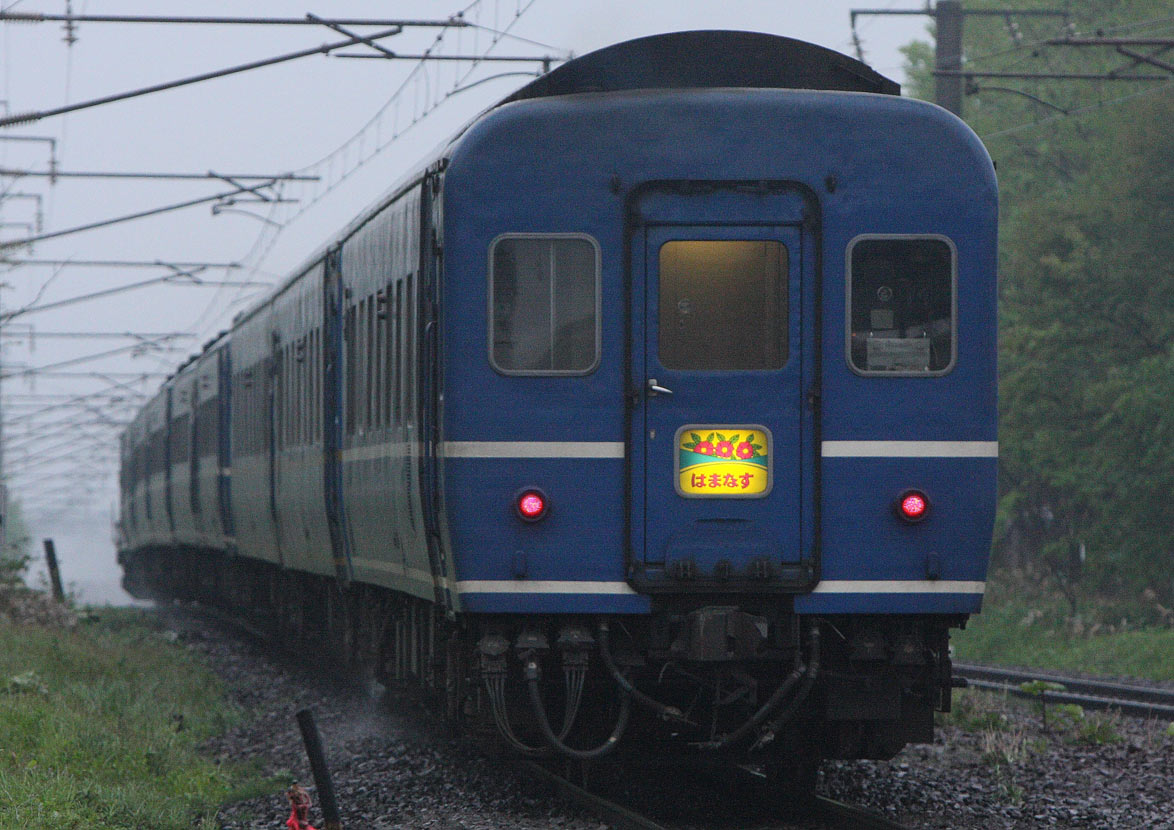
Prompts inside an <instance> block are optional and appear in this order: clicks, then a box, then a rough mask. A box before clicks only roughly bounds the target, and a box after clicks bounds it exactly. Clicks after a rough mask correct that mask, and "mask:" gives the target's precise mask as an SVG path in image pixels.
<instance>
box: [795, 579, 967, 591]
mask: <svg viewBox="0 0 1174 830" xmlns="http://www.w3.org/2000/svg"><path fill="white" fill-rule="evenodd" d="M985 590H986V583H985V582H964V581H961V580H950V579H909V580H902V579H892V580H890V579H825V580H824V581H823V582H820V583H819V584H818V585H816V586H815V589H814V590H813V591H812V593H813V594H981V593H983V592H984V591H985Z"/></svg>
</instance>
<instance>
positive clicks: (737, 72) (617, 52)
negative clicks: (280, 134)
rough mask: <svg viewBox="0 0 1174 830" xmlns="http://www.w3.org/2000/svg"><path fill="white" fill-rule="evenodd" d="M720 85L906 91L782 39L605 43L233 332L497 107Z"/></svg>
mask: <svg viewBox="0 0 1174 830" xmlns="http://www.w3.org/2000/svg"><path fill="white" fill-rule="evenodd" d="M714 88H743V89H746V88H749V89H814V90H826V91H837V92H871V93H877V94H882V95H900V94H901V85H900V84H898V83H897V82H896V81H892V80H889V79H888V78H886V77H884V76H883V75H881V74H880V73H879V72H876V71H875V70H873V69H872V68H870V67H869V66H868V65H866V64H864V63H861V62H860V61H858V60H855V59H853V58H850V57H848V56H847V55H844V54H841V53H840V52H836V51H835V50H833V49H828V48H826V47H823V46H817V45H816V44H814V43H808V42H806V41H803V40H796V39H794V38H789V37H783V36H782V35H770V34H764V33H762V32H741V31H732V30H723V29H706V30H697V31H689V32H669V33H666V34H659V35H649V36H648V37H642V38H637V39H635V40H628V41H624V42H622V43H617V44H614V45H612V46H605V47H604V48H602V49H597V50H595V51H593V52H588V53H587V54H586V55H582V56H580V57H577V58H573V59H571V60H569V61H567V62H566V63H564V64H562V65H561V66H559V67H557V68H555V69H553V70H551V71H550V72H548V73H546V74H545V75H542V76H541V77H539V78H537V79H535V80H534V81H532V82H530V83H529V84H527V85H526V86H524V87H522V88H521V89H519V90H517V91H515V92H513V93H511V94H510V95H508V96H506V97H505V98H503V99H502V100H500V101H498V102H497V103H495V104H493V105H492V106H490V107H488V108H487V109H486V110H484V111H483V112H481V113H479V114H478V115H477V116H476V117H475V118H472V119H470V121H469V123H467V124H465V125H464V126H463V127H462V128H461V129H460V130H458V131H457V133H456V134H455V135H453V136H452V137H451V138H449V139H447V140H445V141H444V142H442V143H441V145H440V146H439V147H438V148H436V149H435V150H434V151H432V152H431V153H429V154H427V155H426V156H425V157H424V159H423V161H422V162H421V164H420V165H419V166H417V167H414V168H413V169H412V170H411V171H410V172H409V173H408V174H407V175H405V176H404V177H403V178H402V179H400V180H399V181H397V182H396V183H395V185H394V186H393V187H391V188H390V189H389V190H387V191H386V192H385V193H384V194H383V195H382V196H381V197H380V198H379V199H378V200H377V201H376V202H374V203H373V204H371V205H368V206H367V208H366V209H364V210H363V211H362V212H361V213H359V214H358V216H356V217H355V219H353V220H352V221H351V222H350V223H348V224H347V225H346V227H344V228H342V229H340V230H339V231H337V232H336V233H333V234H331V235H330V236H329V237H328V238H327V239H325V240H323V242H322V244H321V245H319V246H318V247H317V248H315V249H314V251H313V253H312V254H310V256H309V257H307V258H306V259H304V260H303V261H302V262H301V263H300V264H299V265H298V267H297V268H295V269H293V270H292V271H290V272H289V273H288V275H287V276H286V277H285V278H284V279H282V280H281V281H280V282H279V283H278V284H277V285H276V286H274V289H273V291H271V292H270V293H268V294H266V295H265V297H264V298H262V299H259V300H258V301H256V302H255V303H254V304H253V305H251V306H250V307H248V308H246V309H244V310H243V311H241V312H240V313H239V314H237V315H236V316H235V317H234V318H233V320H232V326H231V327H230V330H231V329H235V328H236V327H237V326H238V325H240V324H241V323H242V322H244V321H245V320H247V319H249V318H250V317H252V316H253V315H254V314H256V313H257V312H258V311H260V310H261V309H263V308H265V307H266V306H267V305H268V304H269V303H271V302H272V301H273V299H274V298H275V297H277V296H278V295H279V294H281V293H282V292H283V291H285V290H287V289H288V288H289V287H290V286H291V285H292V284H293V283H294V282H295V281H296V280H297V278H298V277H299V276H301V275H302V274H303V273H305V272H306V271H307V270H308V269H310V268H312V267H313V266H314V264H315V263H317V262H318V261H319V260H320V259H322V257H323V256H325V255H326V252H327V251H329V250H330V249H331V248H332V247H333V246H335V245H337V244H338V243H339V242H341V241H343V240H345V239H347V238H348V237H350V236H351V235H352V234H353V233H354V232H355V231H357V230H358V229H359V228H360V227H362V226H363V225H364V224H366V223H367V222H368V221H370V219H371V218H372V217H373V216H375V215H376V214H377V213H378V212H379V211H380V210H382V209H383V208H384V207H385V206H387V205H388V204H389V203H390V202H392V201H394V200H395V199H396V198H398V196H399V194H401V193H402V192H403V191H404V190H406V189H408V188H410V187H412V186H414V185H415V184H416V183H418V182H419V181H420V179H421V177H422V176H423V172H424V170H425V168H426V166H427V165H428V164H431V163H432V162H434V161H435V160H436V159H438V158H441V157H443V156H445V155H447V154H448V153H449V152H450V151H451V149H452V147H453V146H454V145H455V144H456V143H457V142H458V141H459V140H460V139H461V136H463V135H464V134H465V133H466V132H467V131H468V129H469V128H470V127H472V126H473V125H474V124H476V123H477V122H478V121H480V120H481V119H482V118H484V117H486V116H487V115H488V114H490V113H491V112H493V111H494V110H496V109H499V108H501V107H502V106H504V105H506V104H510V103H513V102H516V101H525V100H531V99H536V98H550V97H555V96H559V95H576V94H582V93H590V92H619V91H628V90H641V89H714Z"/></svg>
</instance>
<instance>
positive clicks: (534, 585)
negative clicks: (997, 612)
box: [457, 579, 986, 594]
mask: <svg viewBox="0 0 1174 830" xmlns="http://www.w3.org/2000/svg"><path fill="white" fill-rule="evenodd" d="M457 590H458V591H460V592H461V593H463V594H635V593H636V591H634V590H633V589H632V586H631V585H629V584H628V583H626V582H578V581H562V582H544V581H541V580H522V579H519V580H512V579H501V580H475V579H474V580H462V581H460V582H458V583H457ZM985 590H986V583H985V582H963V581H958V580H928V579H911V580H879V579H878V580H835V579H829V580H825V581H823V582H820V583H819V584H818V585H816V586H815V590H814V591H812V593H816V594H981V593H983V592H984V591H985Z"/></svg>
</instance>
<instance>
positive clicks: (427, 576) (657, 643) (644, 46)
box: [119, 32, 997, 793]
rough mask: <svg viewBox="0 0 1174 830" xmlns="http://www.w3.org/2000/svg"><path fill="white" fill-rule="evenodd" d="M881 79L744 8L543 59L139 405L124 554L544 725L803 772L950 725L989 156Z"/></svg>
mask: <svg viewBox="0 0 1174 830" xmlns="http://www.w3.org/2000/svg"><path fill="white" fill-rule="evenodd" d="M898 92H899V90H898V88H897V87H896V85H895V84H893V83H892V82H891V81H888V80H886V79H884V78H883V77H881V76H879V75H877V74H876V73H874V72H872V71H871V70H869V69H868V68H867V67H865V66H863V65H862V64H860V63H857V62H856V61H853V60H850V59H849V58H846V57H844V56H842V55H839V54H837V53H834V52H830V51H828V50H826V49H822V48H820V47H816V46H812V45H810V44H805V43H801V42H798V41H793V40H789V39H787V38H780V37H775V36H769V35H759V34H751V33H741V32H687V33H679V34H674V35H660V36H655V37H651V38H644V39H641V40H637V41H632V42H629V43H624V44H619V45H617V46H613V47H610V48H607V49H603V50H601V51H599V52H596V53H592V54H590V55H586V56H584V57H581V58H578V59H576V60H573V61H570V62H569V63H567V64H565V65H563V66H561V67H559V68H558V69H556V70H554V71H553V72H550V73H549V74H547V75H546V76H544V77H542V78H540V79H538V80H537V81H535V82H534V83H532V84H530V85H529V86H527V87H524V88H523V89H522V90H520V91H519V92H517V93H515V94H514V95H512V96H511V97H510V98H509V99H507V100H506V101H504V102H502V103H501V104H500V105H498V106H497V107H494V108H492V109H490V110H489V111H487V112H486V113H485V114H483V115H482V116H481V117H480V118H478V119H477V120H476V121H474V122H473V123H472V124H470V125H469V126H468V127H467V128H466V129H465V130H463V131H462V132H461V133H460V134H459V135H458V136H457V137H456V138H455V139H453V140H452V142H451V143H449V144H448V145H447V146H446V147H445V148H444V150H443V152H442V153H441V154H440V155H439V156H438V157H437V158H434V159H431V160H430V161H429V162H428V164H427V165H426V166H425V167H423V168H422V169H421V170H420V171H419V172H418V173H417V174H416V175H414V176H412V177H410V178H409V179H408V180H406V181H405V182H404V183H403V184H401V185H399V186H398V187H396V188H394V189H393V190H392V191H391V192H390V193H389V195H388V196H387V197H386V198H385V199H383V200H382V201H380V202H379V203H378V204H376V205H375V206H374V207H373V208H372V209H370V210H369V211H367V212H366V213H364V214H362V215H361V216H360V217H359V218H358V219H357V220H356V221H355V222H353V223H352V224H351V226H349V227H348V228H346V229H344V230H343V231H342V232H341V233H340V234H339V235H337V236H336V237H334V238H333V239H332V240H330V241H329V242H328V243H327V244H326V245H325V246H324V247H323V248H322V249H321V250H320V251H318V252H317V253H316V254H315V255H314V256H312V257H311V258H310V259H309V260H308V261H307V263H306V264H305V265H304V266H303V267H301V268H299V269H298V270H297V271H296V272H295V273H294V275H293V276H291V277H290V279H289V280H288V281H286V282H285V283H284V284H283V285H282V286H281V288H279V289H278V291H277V292H276V293H275V294H274V296H272V297H270V298H268V299H266V300H264V301H263V302H261V303H260V304H258V305H257V306H256V307H255V308H253V309H251V310H250V311H248V312H246V313H245V314H243V315H241V316H240V317H239V318H238V319H237V320H236V321H235V322H234V324H233V327H232V329H231V330H230V331H228V332H226V333H225V334H224V335H222V336H221V337H219V338H218V339H216V340H215V341H213V342H212V343H211V344H209V346H208V347H207V349H206V350H205V351H204V353H203V354H202V355H200V356H198V357H197V358H194V359H193V361H191V362H189V363H188V364H187V365H186V366H184V367H182V368H181V369H180V371H179V372H178V373H177V374H176V375H175V376H174V377H173V378H171V379H170V380H168V382H167V383H166V384H165V385H164V387H163V389H162V390H161V391H160V394H159V396H158V397H157V398H156V399H155V400H154V401H152V402H151V403H150V404H148V406H147V407H146V408H145V409H144V410H143V412H142V414H141V415H140V417H139V418H138V419H137V420H136V421H135V423H134V424H132V425H131V427H130V428H129V429H128V430H127V433H126V435H125V436H124V438H123V477H122V482H123V483H122V487H123V511H122V520H121V525H120V528H121V543H120V554H119V558H120V561H121V563H122V565H123V567H124V569H125V571H126V578H127V583H128V585H129V586H130V587H131V588H132V589H134V590H135V591H136V592H138V593H142V594H153V595H165V596H180V597H186V598H193V599H200V600H203V601H207V602H215V603H220V604H226V605H230V606H232V607H236V608H241V609H251V610H252V611H253V612H255V613H258V614H262V613H263V614H266V615H268V616H269V617H270V618H272V619H274V620H275V621H277V622H278V623H280V624H281V625H284V626H286V627H289V628H291V629H295V630H301V631H312V632H318V633H324V634H326V635H329V636H330V637H331V641H332V642H334V643H336V647H338V648H340V649H345V651H346V654H347V656H348V657H356V658H363V659H366V660H368V661H370V662H372V663H374V664H375V665H376V667H377V668H378V670H379V672H380V673H381V675H382V676H384V677H388V678H415V679H417V680H419V681H421V682H423V683H425V684H426V685H428V686H430V687H432V688H435V689H438V690H441V691H443V692H444V694H445V695H446V699H447V705H448V710H449V713H450V714H451V715H452V716H454V717H457V718H465V719H478V718H484V719H485V720H486V721H491V722H493V723H494V724H495V725H496V727H497V728H498V730H499V731H500V732H501V734H502V735H503V737H504V738H505V740H507V741H508V742H509V743H510V744H512V745H513V746H514V747H515V748H517V749H518V750H519V751H522V752H527V753H535V754H539V753H543V752H553V753H561V754H563V755H566V756H569V757H576V758H582V757H596V756H599V755H603V754H606V753H608V752H610V751H612V750H613V749H615V748H616V747H617V746H618V747H621V748H622V747H624V746H625V745H633V744H635V745H639V746H642V747H644V748H648V747H655V748H658V750H660V751H664V752H673V753H678V754H679V753H681V752H694V753H698V754H706V753H713V752H717V753H727V754H732V755H735V756H746V755H747V754H749V755H750V756H751V757H760V758H761V759H762V760H763V761H764V763H765V765H766V768H767V769H768V771H769V772H770V773H771V775H772V776H773V777H774V778H775V779H776V783H777V786H778V788H779V790H780V792H788V793H799V792H805V791H807V790H808V789H809V788H810V785H811V782H812V780H813V779H812V776H813V775H814V770H815V767H816V766H817V764H818V761H819V759H820V758H823V757H847V758H854V757H890V756H891V755H892V754H894V753H895V752H896V751H897V750H899V749H900V747H901V746H903V745H904V744H905V743H906V742H909V741H927V740H931V739H932V724H933V721H932V713H933V711H934V710H935V709H945V708H948V706H949V700H950V687H951V682H952V681H951V671H950V660H949V652H948V632H949V629H950V628H951V627H957V626H960V625H962V624H964V622H965V620H966V618H967V616H968V615H969V614H972V613H975V612H977V611H978V610H979V607H980V605H981V600H982V594H983V587H984V581H985V575H986V567H987V552H988V546H989V542H990V535H991V525H992V520H993V515H994V508H995V473H996V460H997V443H996V434H995V404H996V365H995V336H996V310H995V299H996V280H995V243H996V213H997V190H996V184H995V177H994V171H993V168H992V165H991V162H990V160H989V158H988V156H987V154H986V152H985V150H984V149H983V147H982V144H981V143H980V142H979V140H978V138H977V137H976V136H975V135H974V134H973V133H972V132H971V131H970V130H969V129H968V128H967V127H966V126H965V125H964V124H963V123H962V122H961V121H959V120H958V119H957V118H955V117H954V116H952V115H951V114H949V113H947V112H945V111H944V110H942V109H940V108H938V107H935V106H933V105H931V104H926V103H923V102H920V101H915V100H910V99H905V98H901V97H899V95H898V94H897V93H898ZM193 413H194V415H193ZM181 432H182V433H186V435H185V436H180V437H177V433H181ZM169 436H170V437H169ZM560 674H561V675H562V679H561V681H559V682H555V680H554V678H556V677H558V676H559V675H560ZM633 709H635V711H636V713H651V714H652V715H655V717H644V718H641V717H637V716H636V715H635V714H634V713H633V712H632V710H633ZM548 710H549V714H548ZM553 713H558V714H559V716H558V717H557V718H556V717H554V714H553ZM552 721H557V722H558V723H556V724H555V725H554V726H552V725H551V724H552ZM625 732H627V733H633V732H634V733H638V734H640V735H641V736H642V737H641V740H639V741H624V740H621V738H623V736H624V733H625Z"/></svg>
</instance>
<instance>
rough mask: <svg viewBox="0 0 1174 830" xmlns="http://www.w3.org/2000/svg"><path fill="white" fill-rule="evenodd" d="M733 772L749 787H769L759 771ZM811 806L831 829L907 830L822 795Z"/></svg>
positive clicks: (740, 769) (739, 769)
mask: <svg viewBox="0 0 1174 830" xmlns="http://www.w3.org/2000/svg"><path fill="white" fill-rule="evenodd" d="M734 772H735V773H736V774H737V775H738V776H740V777H741V778H742V780H744V781H746V782H747V783H749V784H750V785H751V786H754V787H757V788H760V789H761V788H766V787H767V786H769V785H768V784H767V780H766V775H765V774H763V773H762V772H761V771H760V770H756V769H751V768H750V767H746V766H742V765H738V766H736V767H735V769H734ZM811 806H812V812H813V816H814V817H815V818H816V819H818V820H820V821H824V822H826V823H827V824H828V825H829V826H832V827H843V828H845V829H846V830H909V828H908V827H907V825H904V824H901V823H900V822H899V821H896V820H895V819H891V818H889V817H888V816H886V815H885V814H884V813H878V812H877V811H876V810H872V809H869V808H867V807H855V806H853V805H851V804H845V803H844V802H842V801H836V800H835V799H834V798H827V797H826V796H822V795H816V796H813V798H812V802H811ZM796 818H800V817H796Z"/></svg>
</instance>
